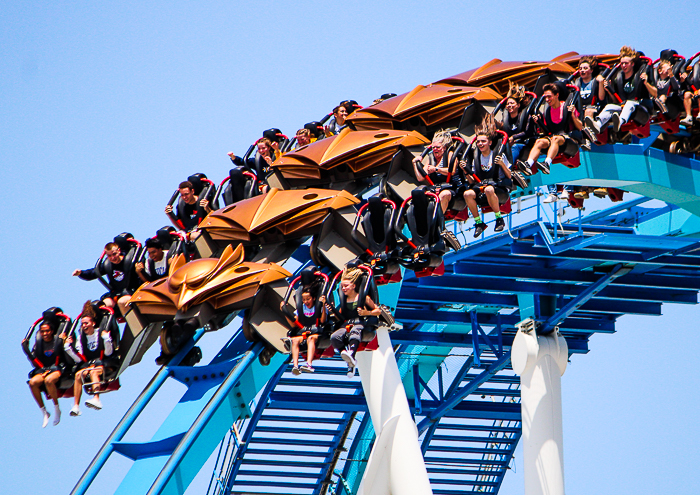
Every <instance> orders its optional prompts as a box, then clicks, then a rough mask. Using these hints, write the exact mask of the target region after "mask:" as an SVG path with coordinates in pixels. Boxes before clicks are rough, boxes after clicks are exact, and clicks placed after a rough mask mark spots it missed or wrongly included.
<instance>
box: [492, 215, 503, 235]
mask: <svg viewBox="0 0 700 495" xmlns="http://www.w3.org/2000/svg"><path fill="white" fill-rule="evenodd" d="M505 226H506V222H505V220H503V217H499V218H497V219H496V226H495V227H494V228H493V231H494V232H500V231H502V230H503V229H504V228H505Z"/></svg>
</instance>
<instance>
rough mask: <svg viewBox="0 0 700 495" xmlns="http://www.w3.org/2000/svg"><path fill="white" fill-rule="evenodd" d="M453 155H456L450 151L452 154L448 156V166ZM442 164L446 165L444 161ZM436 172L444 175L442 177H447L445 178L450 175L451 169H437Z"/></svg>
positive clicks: (441, 161)
mask: <svg viewBox="0 0 700 495" xmlns="http://www.w3.org/2000/svg"><path fill="white" fill-rule="evenodd" d="M453 154H454V152H453V151H450V152H449V153H448V154H447V164H448V165H449V164H450V160H451V159H452V155H453ZM440 163H441V164H442V163H444V160H440ZM435 170H436V171H437V173H438V174H442V175H445V176H446V175H447V174H449V173H450V169H449V168H448V167H435Z"/></svg>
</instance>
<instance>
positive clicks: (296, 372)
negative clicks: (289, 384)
mask: <svg viewBox="0 0 700 495" xmlns="http://www.w3.org/2000/svg"><path fill="white" fill-rule="evenodd" d="M292 375H294V376H299V375H301V370H300V369H299V366H295V367H294V368H292Z"/></svg>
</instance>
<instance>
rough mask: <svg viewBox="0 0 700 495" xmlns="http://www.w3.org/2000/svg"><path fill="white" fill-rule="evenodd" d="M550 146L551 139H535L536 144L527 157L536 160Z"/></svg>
mask: <svg viewBox="0 0 700 495" xmlns="http://www.w3.org/2000/svg"><path fill="white" fill-rule="evenodd" d="M548 146H549V140H547V139H542V138H540V139H538V140H537V141H535V145H534V146H533V147H532V149H531V150H530V155H529V156H528V157H527V159H528V160H532V161H533V162H536V161H537V159H538V158H539V157H540V155H541V154H542V151H543V150H546V149H547V147H548Z"/></svg>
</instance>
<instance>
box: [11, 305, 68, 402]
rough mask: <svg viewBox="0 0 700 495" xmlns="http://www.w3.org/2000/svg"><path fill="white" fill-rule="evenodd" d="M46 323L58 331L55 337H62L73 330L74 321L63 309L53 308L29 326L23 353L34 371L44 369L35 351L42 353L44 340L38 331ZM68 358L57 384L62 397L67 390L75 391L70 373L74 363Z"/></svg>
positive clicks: (24, 340) (23, 344)
mask: <svg viewBox="0 0 700 495" xmlns="http://www.w3.org/2000/svg"><path fill="white" fill-rule="evenodd" d="M44 323H48V324H49V325H51V326H52V327H53V328H55V329H56V332H55V334H54V335H61V334H62V333H68V331H69V330H70V328H71V324H72V320H71V318H70V316H68V315H66V314H64V313H63V310H62V309H61V308H58V307H51V308H49V309H47V310H46V311H44V312H43V313H42V315H41V318H39V319H37V320H36V321H35V322H34V323H32V324H31V325H30V326H29V330H28V331H27V334H26V336H25V337H24V339H23V340H22V351H23V352H24V354H25V355H26V356H27V359H28V360H29V362H30V363H31V364H32V366H33V367H34V369H38V368H39V369H40V368H43V365H42V363H41V361H39V360H38V359H37V357H36V356H35V355H34V351H35V350H36V351H37V352H42V345H43V339H42V338H41V333H40V332H39V331H38V330H39V328H40V327H41V325H43V324H44ZM30 344H31V345H30ZM66 358H67V365H66V369H65V370H64V373H63V374H62V375H61V379H60V380H59V381H58V383H57V384H56V387H57V388H58V390H59V395H61V394H62V393H63V391H65V390H72V389H73V375H72V373H70V371H71V369H72V367H73V364H74V363H73V361H72V360H71V359H70V358H69V357H67V356H66ZM42 391H43V392H46V390H45V389H42ZM47 397H48V396H47Z"/></svg>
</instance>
